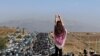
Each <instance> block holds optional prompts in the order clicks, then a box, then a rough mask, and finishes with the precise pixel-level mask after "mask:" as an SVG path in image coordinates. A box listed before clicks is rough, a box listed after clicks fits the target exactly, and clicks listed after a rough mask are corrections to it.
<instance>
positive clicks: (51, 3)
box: [0, 0, 100, 26]
mask: <svg viewBox="0 0 100 56" xmlns="http://www.w3.org/2000/svg"><path fill="white" fill-rule="evenodd" d="M55 14H60V15H61V16H62V17H63V18H64V19H70V20H75V21H79V22H83V23H87V24H91V25H97V26H98V24H100V22H99V21H100V0H0V22H5V21H9V20H15V19H29V18H34V19H37V18H38V17H40V18H38V19H50V18H51V19H52V18H53V17H54V15H55ZM41 17H43V18H41ZM45 17H46V18H45Z"/></svg>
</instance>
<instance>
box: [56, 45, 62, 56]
mask: <svg viewBox="0 0 100 56" xmlns="http://www.w3.org/2000/svg"><path fill="white" fill-rule="evenodd" d="M55 56H62V49H59V48H58V47H57V46H55Z"/></svg>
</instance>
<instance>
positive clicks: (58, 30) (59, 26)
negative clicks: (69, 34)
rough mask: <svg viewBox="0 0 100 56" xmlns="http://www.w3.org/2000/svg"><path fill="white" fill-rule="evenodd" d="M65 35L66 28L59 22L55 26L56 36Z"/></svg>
mask: <svg viewBox="0 0 100 56" xmlns="http://www.w3.org/2000/svg"><path fill="white" fill-rule="evenodd" d="M61 33H65V29H64V26H63V25H62V22H61V21H57V23H56V25H55V26H54V34H55V35H56V36H59V34H61Z"/></svg>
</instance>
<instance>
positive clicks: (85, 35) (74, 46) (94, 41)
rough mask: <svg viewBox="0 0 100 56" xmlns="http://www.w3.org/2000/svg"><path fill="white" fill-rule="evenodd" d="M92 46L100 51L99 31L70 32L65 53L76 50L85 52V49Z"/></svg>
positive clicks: (75, 51)
mask: <svg viewBox="0 0 100 56" xmlns="http://www.w3.org/2000/svg"><path fill="white" fill-rule="evenodd" d="M90 48H92V49H93V50H94V51H96V52H97V53H100V33H97V32H70V33H68V37H67V41H66V44H65V47H64V48H63V51H64V53H67V52H74V53H75V54H78V53H79V52H82V53H83V50H84V49H88V50H89V49H90Z"/></svg>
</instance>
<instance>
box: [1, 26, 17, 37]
mask: <svg viewBox="0 0 100 56" xmlns="http://www.w3.org/2000/svg"><path fill="white" fill-rule="evenodd" d="M15 31H16V30H15V28H9V27H5V26H4V27H0V36H4V35H7V34H9V33H13V32H15Z"/></svg>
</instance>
